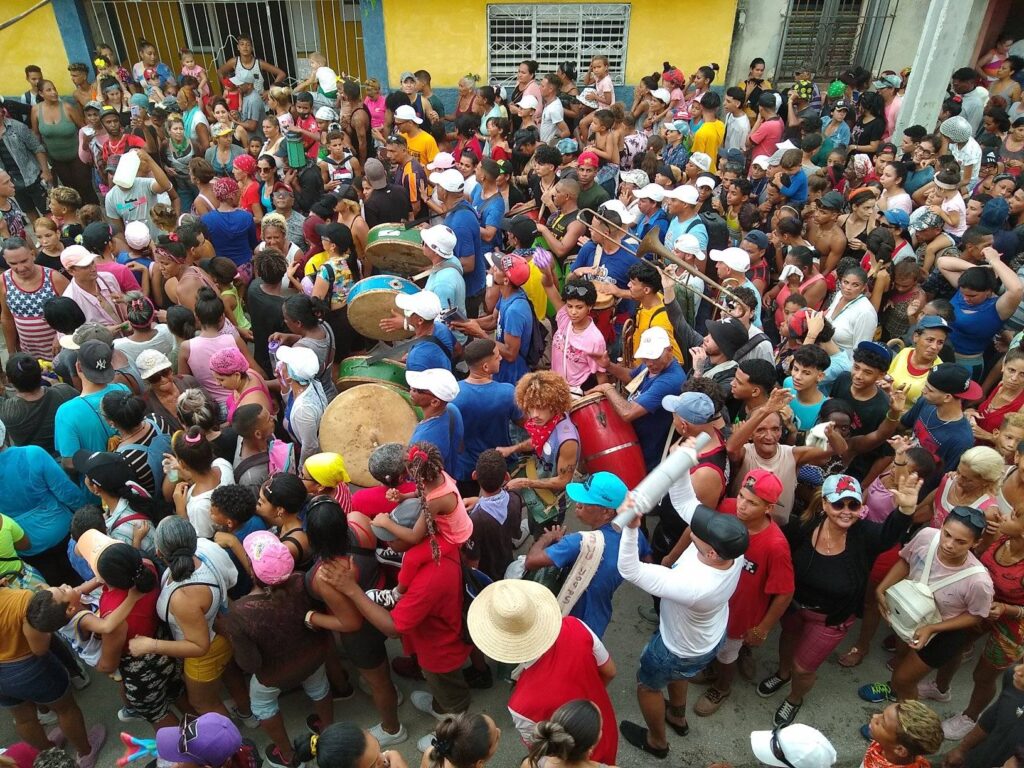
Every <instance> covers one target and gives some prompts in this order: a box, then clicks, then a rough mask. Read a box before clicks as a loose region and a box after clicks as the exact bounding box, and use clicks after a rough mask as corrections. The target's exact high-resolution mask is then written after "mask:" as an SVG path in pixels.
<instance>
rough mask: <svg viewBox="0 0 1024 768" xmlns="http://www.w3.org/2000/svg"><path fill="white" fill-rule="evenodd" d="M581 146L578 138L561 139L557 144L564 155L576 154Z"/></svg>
mask: <svg viewBox="0 0 1024 768" xmlns="http://www.w3.org/2000/svg"><path fill="white" fill-rule="evenodd" d="M579 148H580V145H579V144H577V143H576V139H569V138H565V139H559V140H558V143H557V144H555V149H557V150H558V151H559V152H561V153H562V154H563V155H575V154H576V153H577V152H578V151H579Z"/></svg>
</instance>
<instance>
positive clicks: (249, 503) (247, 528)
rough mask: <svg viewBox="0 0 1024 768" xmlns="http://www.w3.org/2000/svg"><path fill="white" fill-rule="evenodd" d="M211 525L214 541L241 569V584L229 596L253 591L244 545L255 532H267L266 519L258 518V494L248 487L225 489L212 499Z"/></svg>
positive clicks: (238, 486)
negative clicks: (247, 538)
mask: <svg viewBox="0 0 1024 768" xmlns="http://www.w3.org/2000/svg"><path fill="white" fill-rule="evenodd" d="M210 522H211V523H212V524H213V529H214V531H215V533H214V534H213V540H214V542H215V543H216V544H219V545H220V546H221V547H222V548H223V549H226V550H227V552H228V555H229V556H230V557H231V559H232V561H234V563H235V568H237V569H238V583H237V584H235V586H234V587H232V588H231V590H230V591H229V592H228V596H229V597H231V598H235V599H237V597H240V596H242V595H245V594H248V593H249V590H251V589H252V565H251V564H250V562H249V556H248V555H246V554H245V550H244V549H243V548H242V541H244V540H245V537H246V536H248V535H249V534H250V533H252V532H253V531H265V530H267V524H266V523H265V522H264V521H263V518H262V517H260V516H259V515H257V514H256V494H254V493H253V492H252V488H251V487H249V486H246V485H222V486H220V487H219V488H214V489H213V494H212V495H211V496H210Z"/></svg>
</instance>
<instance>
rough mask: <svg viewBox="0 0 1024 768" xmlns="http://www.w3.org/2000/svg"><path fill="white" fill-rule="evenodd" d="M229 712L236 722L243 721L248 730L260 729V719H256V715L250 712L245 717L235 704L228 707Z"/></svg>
mask: <svg viewBox="0 0 1024 768" xmlns="http://www.w3.org/2000/svg"><path fill="white" fill-rule="evenodd" d="M227 710H228V714H229V715H231V717H233V718H234V719H235V720H239V721H241V723H242V725H244V726H245V727H246V728H250V729H252V730H255V729H257V728H259V727H260V719H259V718H258V717H256V715H254V714H252V713H251V712H250V713H249V714H248V715H244V716H243V715H242V713H241V712H239V711H238V707H237V706H236V705H235V704H234V703H233V702H232V703H231V704H230V705H229V706H227Z"/></svg>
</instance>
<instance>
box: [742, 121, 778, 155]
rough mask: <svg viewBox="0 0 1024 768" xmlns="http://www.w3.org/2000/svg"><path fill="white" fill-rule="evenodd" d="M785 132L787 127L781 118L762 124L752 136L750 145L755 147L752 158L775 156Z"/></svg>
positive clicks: (751, 152)
mask: <svg viewBox="0 0 1024 768" xmlns="http://www.w3.org/2000/svg"><path fill="white" fill-rule="evenodd" d="M783 130H785V125H784V124H783V122H782V118H781V117H776V118H772V119H771V120H768V121H766V122H763V123H761V125H759V126H758V127H757V130H756V131H754V132H752V133H751V134H750V143H751V144H752V145H753V149H752V150H751V151H750V156H751V157H757V156H758V155H767V156H768V157H771V156H772V155H774V154H775V149H776V148H777V146H778V143H779V142H780V141H782V132H783Z"/></svg>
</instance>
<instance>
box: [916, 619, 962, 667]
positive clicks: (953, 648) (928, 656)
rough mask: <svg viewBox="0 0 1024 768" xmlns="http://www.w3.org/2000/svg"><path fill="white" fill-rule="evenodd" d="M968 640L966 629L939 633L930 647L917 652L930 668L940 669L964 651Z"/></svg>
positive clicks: (933, 637) (934, 636)
mask: <svg viewBox="0 0 1024 768" xmlns="http://www.w3.org/2000/svg"><path fill="white" fill-rule="evenodd" d="M967 639H968V634H967V630H966V629H954V630H953V631H951V632H939V633H938V634H936V635H933V636H932V639H931V642H929V643H928V645H926V646H925V647H924V648H922V649H921V650H920V651H917V655H918V657H920V659H921V661H923V662H924V663H925V664H927V665H928V666H929V667H931V668H932V669H938V668H939V667H941V666H942V665H943V664H945V663H946V662H947V661H949V660H950V659H952V658H953V657H954V656H955V655H956V654H958V653H960V651H962V650H963V648H964V645H965V644H966V643H967Z"/></svg>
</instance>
